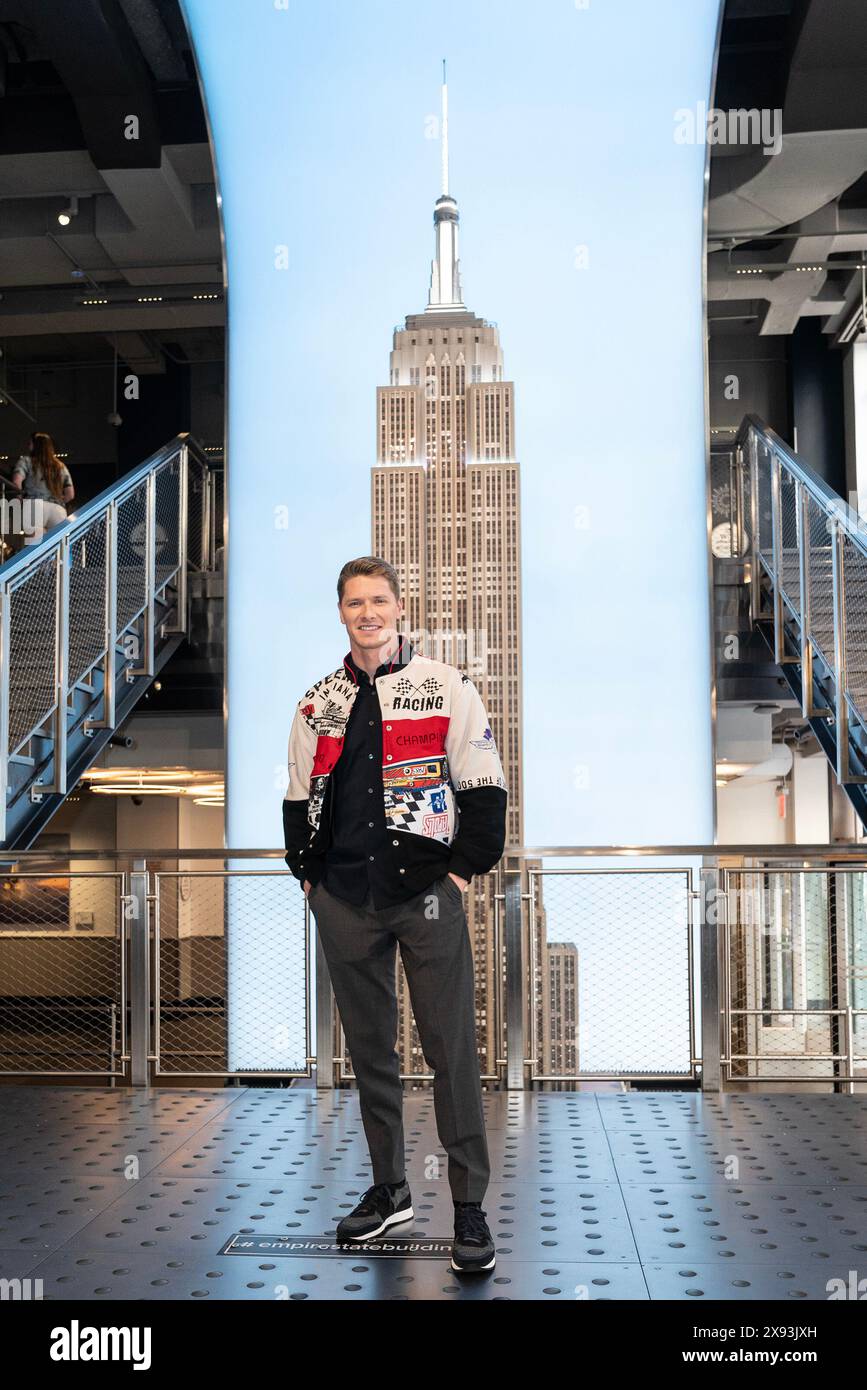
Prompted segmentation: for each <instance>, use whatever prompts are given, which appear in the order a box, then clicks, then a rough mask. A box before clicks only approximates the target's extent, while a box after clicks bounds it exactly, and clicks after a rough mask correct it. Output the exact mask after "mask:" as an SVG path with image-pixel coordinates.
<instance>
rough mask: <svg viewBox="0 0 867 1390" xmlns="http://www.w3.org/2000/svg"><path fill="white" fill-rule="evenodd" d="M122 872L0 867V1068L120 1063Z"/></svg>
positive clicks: (109, 1069) (87, 1069) (111, 1068)
mask: <svg viewBox="0 0 867 1390" xmlns="http://www.w3.org/2000/svg"><path fill="white" fill-rule="evenodd" d="M122 882H123V876H122V875H121V874H116V873H94V874H90V873H60V872H55V871H48V872H46V873H41V874H40V873H35V872H29V871H28V872H14V873H7V874H5V875H4V876H2V877H0V1072H2V1073H4V1074H10V1073H11V1074H23V1075H32V1074H40V1073H58V1074H60V1073H67V1074H79V1075H80V1074H81V1073H82V1072H84V1073H93V1074H98V1075H103V1076H109V1075H118V1074H120V1073H121V1071H122V1067H123V1063H122V1057H123V1051H124V1040H125V1026H124V1008H125V998H124V981H125V963H124V926H123V921H122V906H121V894H122Z"/></svg>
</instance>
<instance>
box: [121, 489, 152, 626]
mask: <svg viewBox="0 0 867 1390" xmlns="http://www.w3.org/2000/svg"><path fill="white" fill-rule="evenodd" d="M146 558H147V482H146V481H142V482H141V483H139V485H138V487H136V488H134V489H133V490H132V492H130V493H128V494H127V496H126V497H124V498H123V500H122V501H120V502H118V504H117V630H118V632H119V633H120V632H123V630H124V628H126V627H128V626H129V624H130V623H131V622H132V620H133V619H134V618H136V617H138V615H139V613H141V611H142V609H143V608H144V606H145V602H146V599H147V571H146V565H145V562H146Z"/></svg>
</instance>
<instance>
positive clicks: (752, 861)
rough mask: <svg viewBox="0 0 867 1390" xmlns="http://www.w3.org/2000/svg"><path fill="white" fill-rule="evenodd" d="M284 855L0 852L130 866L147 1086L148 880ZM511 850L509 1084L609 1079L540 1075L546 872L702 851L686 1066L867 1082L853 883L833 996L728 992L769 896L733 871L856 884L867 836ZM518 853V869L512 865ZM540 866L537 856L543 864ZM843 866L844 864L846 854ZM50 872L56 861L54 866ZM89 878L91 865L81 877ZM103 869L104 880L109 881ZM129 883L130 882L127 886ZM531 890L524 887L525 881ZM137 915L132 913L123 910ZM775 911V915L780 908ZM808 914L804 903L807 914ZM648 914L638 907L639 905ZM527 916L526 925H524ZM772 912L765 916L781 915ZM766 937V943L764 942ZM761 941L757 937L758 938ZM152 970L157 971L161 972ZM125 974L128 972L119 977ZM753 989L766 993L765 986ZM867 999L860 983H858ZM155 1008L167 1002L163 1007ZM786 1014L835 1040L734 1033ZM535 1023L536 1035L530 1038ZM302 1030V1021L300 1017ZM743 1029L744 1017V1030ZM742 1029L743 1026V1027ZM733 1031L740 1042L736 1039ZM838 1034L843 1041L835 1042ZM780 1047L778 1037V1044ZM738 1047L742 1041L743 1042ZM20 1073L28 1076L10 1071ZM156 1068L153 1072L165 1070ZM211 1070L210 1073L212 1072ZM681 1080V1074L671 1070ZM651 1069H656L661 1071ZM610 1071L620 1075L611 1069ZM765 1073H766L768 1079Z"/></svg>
mask: <svg viewBox="0 0 867 1390" xmlns="http://www.w3.org/2000/svg"><path fill="white" fill-rule="evenodd" d="M284 853H285V850H284V849H283V848H279V847H268V848H259V849H257V848H243V849H240V848H239V849H234V848H231V847H228V846H222V845H221V846H212V847H210V848H200V847H197V848H195V849H193V848H190V849H184V848H179V847H177V846H174V847H171V848H168V849H156V848H153V849H149V850H137V849H136V850H133V849H130V850H125V851H118V850H71V851H57V850H53V851H39V850H26V851H13V852H7V853H6V854H5V855H2V854H0V873H2V874H4V875H5V874H9V873H10V871H11V872H14V870H13V866H15V865H17V866H18V868H19V869H20V871H21V872H23V873H24V874H25V876H27V875H28V874H29V875H30V876H31V877H33V876H34V875H35V873H36V870H37V866H42V868H43V873H45V872H48V873H49V874H52V873H53V875H54V876H56V875H57V873H58V872H61V873H67V874H70V873H72V872H73V870H72V868H71V863H72V862H75V861H79V862H80V861H83V860H87V861H105V860H112V861H114V862H115V864H116V865H118V866H120V865H121V864H122V865H123V866H125V867H124V869H123V873H122V874H121V878H122V880H123V882H122V890H123V892H124V895H125V896H124V898H123V903H124V916H123V922H124V924H125V926H126V928H128V930H129V933H130V935H129V942H128V945H129V958H128V959H129V971H130V974H129V985H128V991H127V985H126V983H124V984H123V991H124V992H123V994H122V999H126V998H127V997H128V1000H129V1003H130V1007H131V1013H130V1034H129V1040H130V1051H129V1054H128V1055H126V1054H124V1057H123V1060H124V1061H126V1062H129V1063H130V1080H131V1082H132V1084H133V1085H145V1084H148V1082H149V1077H150V1070H149V1068H150V1064H151V1063H152V1062H153V1063H156V1064H157V1066H158V1065H159V1054H160V1047H159V1037H158V1035H157V1038H156V1042H155V1043H154V1044H153V1046H152V1045H151V1042H150V1023H149V1019H150V1010H151V1002H152V1001H153V1000H156V1001H157V1003H158V1004H159V1001H160V997H161V996H160V991H159V975H158V968H157V967H156V966H155V964H154V960H153V952H152V951H151V949H150V947H149V925H148V924H149V921H150V916H149V906H148V905H149V903H150V902H151V900H152V897H153V893H152V891H151V888H150V885H151V882H152V876H153V875H154V874H158V876H159V877H160V878H161V879H167V880H168V879H173V878H177V877H181V878H183V879H189V880H197V879H201V878H204V880H208V879H210V878H211V877H212V876H213V875H214V874H217V875H220V874H221V873H223V872H224V871H225V872H226V873H230V874H232V875H233V877H234V878H236V879H237V878H239V877H240V878H241V879H244V878H247V877H249V876H250V875H252V876H253V878H254V879H255V878H257V877H258V876H260V875H262V874H267V877H268V880H269V881H274V880H279V879H280V878H283V877H286V878H289V877H291V875H290V871H289V870H288V869H287V868H286V867H285V865H283V864H282V863H280V864H279V865H275V867H274V869H268V870H265V869H256V868H255V867H253V868H251V869H239V868H237V867H234V868H226V869H225V870H223V869H220V868H216V867H206V868H204V869H203V870H196V869H192V868H189V869H183V870H181V869H180V868H179V867H178V869H177V870H176V871H172V870H167V869H166V868H165V864H166V862H167V861H168V862H171V861H173V860H174V861H184V862H188V861H203V860H209V861H212V865H213V864H216V865H221V864H226V863H227V861H230V860H235V861H250V860H260V861H261V860H272V861H273V860H277V861H282V860H283V856H284ZM508 854H509V856H510V857H511V858H512V862H511V863H508V864H507V863H506V861H505V858H504V860H503V861H502V862H501V863H500V865H499V866H497V868H495V869H494V870H493V871H492V879H493V887H494V892H493V907H494V913H495V915H496V914H497V913H498V911H499V910H500V908H501V907H502V924H501V925H502V930H501V935H500V942H501V944H502V947H503V950H504V961H505V973H504V976H503V977H501V980H500V983H499V984H498V985H497V987H496V988H497V989H498V990H500V989H502V991H503V993H502V998H501V997H500V995H499V994H498V995H497V996H496V998H495V1000H494V1001H493V1002H494V1003H495V1005H496V1012H497V1017H498V1019H499V1020H500V1025H501V1027H502V1025H503V1024H505V1028H504V1030H503V1032H502V1033H498V1037H499V1038H501V1040H502V1042H503V1044H504V1049H505V1050H504V1053H503V1055H502V1057H501V1058H498V1059H497V1068H498V1069H499V1067H501V1066H504V1067H505V1076H504V1078H503V1079H504V1080H505V1084H506V1085H507V1087H508V1088H509V1089H523V1088H525V1087H526V1086H528V1085H533V1084H535V1083H536V1082H560V1081H564V1082H565V1081H573V1082H577V1081H589V1080H593V1079H604V1077H603V1074H602V1073H599V1075H598V1076H597V1075H596V1073H593V1074H592V1075H591V1074H590V1073H589V1072H576V1073H574V1074H572V1073H564V1074H563V1075H559V1074H558V1075H549V1074H547V1073H542V1072H539V1071H538V1070H537V1063H538V1060H539V1059H538V1058H537V1056H536V1047H535V1039H536V1032H535V1029H534V1024H533V1018H532V1014H529V1015H528V1014H527V1008H528V1000H529V998H531V997H534V996H533V995H531V994H530V993H529V992H528V984H529V983H530V982H532V981H533V980H535V978H536V976H535V974H534V972H535V971H537V970H538V968H539V962H538V960H537V959H535V957H534V952H535V933H534V931H533V921H534V916H533V914H534V912H535V910H536V902H535V898H534V893H535V891H536V890H535V889H534V882H536V883H538V882H539V880H540V879H541V880H544V879H546V877H548V876H551V875H553V876H555V877H558V876H559V880H560V881H562V879H563V876H564V875H565V876H567V877H568V875H569V874H570V872H574V873H575V875H576V877H577V876H578V875H582V876H583V875H588V874H589V875H591V876H592V875H593V874H595V873H605V874H608V875H618V874H624V875H635V874H640V873H652V872H653V867H652V866H651V865H650V864H648V865H647V867H646V868H645V867H644V866H643V865H642V866H641V867H640V868H638V867H634V866H633V867H628V866H623V867H620V866H618V864H617V861H618V860H619V859H623V858H637V859H642V860H650V859H653V858H658V857H663V858H665V859H668V860H670V859H671V858H696V857H698V856H700V857H701V865H700V867H699V870H698V872H697V873H696V872H695V870H694V866H690V867H689V869H688V873H687V878H686V880H685V884H684V889H685V892H684V900H683V901H684V907H685V908H686V913H687V915H686V917H685V919H684V925H685V927H686V932H687V935H686V938H685V940H684V943H683V948H684V949H685V951H686V955H687V960H688V970H687V973H686V975H685V976H684V980H683V988H684V990H685V991H686V994H685V995H684V996H681V1004H683V1003H684V1001H686V1002H688V1008H689V1043H690V1047H689V1067H690V1071H691V1072H692V1074H693V1077H694V1079H697V1078H698V1073H697V1068H700V1076H701V1086H702V1089H704V1090H706V1091H714V1090H719V1089H721V1087H722V1085H723V1084H724V1082H726V1081H728V1082H732V1083H737V1082H739V1081H749V1080H750V1079H752V1076H753V1073H752V1072H750V1073H748V1074H746V1075H740V1074H738V1072H739V1071H740V1069H741V1067H742V1065H743V1064H749V1065H750V1066H751V1067H752V1064H754V1063H755V1064H758V1063H769V1064H772V1065H773V1066H774V1067H779V1066H780V1065H781V1064H783V1063H790V1062H797V1063H799V1064H800V1065H802V1066H807V1067H814V1068H815V1067H821V1066H822V1065H824V1064H829V1063H830V1064H832V1065H831V1066H827V1065H826V1066H825V1070H824V1072H821V1073H817V1072H815V1071H812V1072H811V1071H809V1070H808V1071H807V1073H806V1074H803V1073H802V1074H800V1075H799V1074H793V1075H791V1076H789V1075H787V1076H783V1075H780V1074H779V1073H777V1072H774V1073H773V1074H772V1075H770V1076H768V1077H766V1078H764V1079H775V1080H779V1081H791V1082H792V1083H799V1082H800V1083H804V1082H810V1083H812V1082H814V1081H815V1080H816V1079H820V1080H823V1081H825V1082H828V1083H834V1084H835V1085H838V1086H845V1087H846V1088H848V1089H849V1090H850V1091H851V1090H852V1088H853V1087H854V1086H855V1085H856V1084H860V1083H863V1081H864V1080H865V1079H867V1072H865V1071H864V1070H862V1069H861V1068H863V1067H864V1066H865V1064H867V1058H865V1057H864V1056H863V1055H862V1053H858V1052H857V1049H856V1046H855V1043H856V1030H857V1029H858V1027H859V1020H860V1019H863V1018H864V1017H865V1016H867V1007H864V1004H863V1002H862V1001H861V1000H860V999H859V997H858V995H857V994H856V995H852V994H850V992H849V989H850V982H851V981H854V980H855V979H856V978H860V975H859V970H858V969H857V966H858V958H857V953H856V950H855V947H854V944H853V942H852V940H851V939H850V937H849V936H848V929H847V925H846V921H847V920H848V919H847V914H848V913H849V911H850V906H849V897H848V890H847V889H845V888H843V889H841V892H840V894H839V895H837V897H838V898H839V901H838V903H837V908H835V911H839V912H840V913H842V916H841V917H840V920H839V921H837V919H836V918H835V921H834V923H833V926H832V925H831V924H830V923H829V928H828V930H829V932H832V933H833V935H832V936H830V937H829V943H828V947H827V952H828V955H829V958H830V959H833V960H834V961H835V962H836V964H835V967H834V969H835V971H836V975H837V985H836V989H837V996H836V998H835V997H834V996H833V995H832V996H831V997H830V998H829V999H828V1000H826V1001H824V1002H823V1003H822V1004H818V1003H817V1005H816V1006H815V1007H812V1008H805V1007H803V1005H802V1003H800V1002H799V1001H798V998H797V997H795V998H793V999H792V1001H791V1004H787V1002H785V1001H783V1000H782V999H779V1000H777V1001H775V1000H774V999H766V998H765V997H764V996H763V995H762V993H761V990H760V987H759V986H758V985H755V984H752V985H751V986H750V989H751V991H752V993H751V994H748V995H747V996H746V997H745V998H744V997H743V995H742V994H741V995H740V996H739V995H737V994H736V993H735V991H734V989H733V983H732V966H733V963H735V964H736V967H737V970H738V973H739V976H740V975H741V974H742V975H743V977H744V978H747V973H748V972H747V960H746V958H743V959H742V958H741V957H737V959H736V961H735V962H733V952H734V951H735V950H737V951H741V950H743V949H744V948H743V941H742V939H741V938H740V937H738V938H735V937H734V935H733V927H734V924H735V922H741V921H745V922H747V923H750V922H752V921H753V918H752V913H750V915H749V916H748V917H747V918H746V919H742V918H741V914H740V911H739V910H733V909H732V903H733V902H735V901H738V900H739V897H740V894H741V893H743V892H744V891H746V892H747V896H748V900H749V902H750V903H754V902H758V903H759V904H760V908H759V911H760V912H764V894H765V892H766V891H769V890H765V889H764V888H762V889H761V890H760V892H759V894H758V896H757V895H756V892H755V889H754V888H752V887H749V888H748V889H746V890H745V888H744V886H743V885H742V886H741V887H740V888H738V887H736V886H735V885H737V883H738V882H739V878H740V877H741V876H742V877H743V878H744V879H745V880H746V881H749V880H752V879H753V878H754V877H755V876H758V877H760V878H762V881H763V882H764V878H763V876H764V875H772V876H773V875H775V874H776V875H777V876H779V877H781V876H786V875H790V874H794V875H802V876H804V875H807V874H810V873H812V874H824V875H826V876H834V875H841V876H843V877H844V878H845V879H847V880H852V878H853V876H854V875H856V874H863V875H865V876H867V842H864V843H861V844H857V843H848V844H842V845H779V844H777V845H757V844H751V845H662V846H650V845H608V846H592V845H571V846H570V845H545V846H537V847H529V846H510V847H509V851H508ZM566 857H569V858H574V857H578V858H588V857H596V858H606V857H607V858H610V859H611V860H613V861H614V862H613V865H612V866H610V867H606V868H601V869H600V868H599V866H595V865H594V866H589V867H587V868H583V869H578V868H577V866H573V869H572V870H570V868H569V867H568V866H566V867H564V868H558V867H555V866H554V865H551V866H550V867H545V865H544V861H545V860H548V861H550V860H554V861H556V860H558V859H559V860H561V861H562V860H563V859H564V858H566ZM516 860H517V861H518V862H517V863H516V862H515V861H516ZM530 860H534V861H537V862H536V863H535V864H528V863H527V862H526V861H530ZM155 861H158V862H159V868H158V869H157V868H152V867H151V866H152V865H154V862H155ZM539 861H542V862H539ZM841 861H843V862H841ZM49 866H50V867H49ZM659 869H660V870H664V871H666V872H669V873H679V872H681V871H682V870H681V869H680V868H678V867H676V866H672V865H671V864H670V863H669V864H666V865H661V866H659ZM522 870H523V871H524V872H525V873H527V879H526V880H525V879H524V878H522V872H521V871H522ZM89 872H90V873H98V870H97V869H96V867H95V866H94V865H92V866H91V869H90V871H89ZM85 876H86V873H85ZM103 877H104V875H103ZM127 884H128V887H127V886H126V885H127ZM528 888H529V891H527V889H528ZM298 895H299V902H301V888H300V884H299V887H298ZM777 896H778V895H775V896H774V903H775V904H776V903H777ZM133 899H134V900H135V904H136V910H135V911H133V910H132V908H131V906H130V904H132V902H133ZM127 909H129V910H127ZM776 910H777V909H776V907H774V908H772V909H771V911H772V912H773V911H776ZM799 910H800V909H799ZM639 913H640V908H639ZM528 919H529V920H528ZM776 920H777V919H776V918H771V919H769V922H770V921H776ZM310 921H311V919H310V913H309V908H308V907H307V906H306V904H304V918H303V924H304V925H303V930H304V932H305V941H306V946H305V950H306V956H305V960H306V965H305V972H306V989H307V991H308V992H307V994H306V995H305V1009H306V1010H307V1014H306V1017H307V1018H308V1019H309V1016H310V1012H311V1011H312V1001H311V998H310V994H309V991H310V988H311V970H310V965H311V944H312V935H311V926H310ZM756 930H757V931H761V932H764V931H765V919H764V917H763V916H762V917H761V918H760V919H759V925H758V926H757V927H756ZM694 934H695V939H696V941H697V943H698V945H699V951H698V952H697V953H695V954H694V953H693V935H694ZM762 939H764V938H762ZM753 949H755V945H754V946H753ZM317 962H318V963H317V992H316V1037H317V1044H316V1056H315V1057H311V1058H310V1059H309V1060H310V1061H316V1063H317V1077H316V1082H317V1086H322V1087H330V1086H331V1085H332V1084H334V1080H333V1077H334V1073H333V1063H334V1060H335V1059H334V1057H333V1053H332V1049H331V1042H332V1037H333V1027H334V1018H333V1002H334V1001H333V997H332V995H331V989H330V981H329V980H328V976H327V969H326V967H325V964H324V961H323V960H322V959H321V958H320V957H319V956H317ZM611 968H612V970H616V968H617V957H616V952H615V953H614V955H613V956H612V966H611ZM155 969H157V973H156V975H154V974H153V972H154V970H155ZM125 979H126V977H125V976H124V980H125ZM694 985H698V987H699V989H700V1000H701V1045H700V1046H699V1047H697V1046H696V1043H697V1041H698V1040H697V1039H696V1038H695V1036H694V1025H695V1022H696V1018H695V1014H694V1008H693V1001H694V998H695V997H696V996H695V990H694ZM756 990H758V991H759V992H758V993H757V992H756ZM862 993H863V991H862ZM160 1007H161V1005H160ZM789 1016H791V1017H792V1018H794V1017H798V1018H803V1019H805V1020H807V1022H809V1021H810V1020H813V1021H814V1023H815V1024H816V1025H817V1026H819V1025H821V1026H825V1025H823V1024H822V1020H827V1027H828V1028H829V1029H830V1028H836V1029H837V1032H836V1033H835V1034H834V1039H833V1041H832V1043H831V1044H829V1045H828V1046H817V1045H816V1038H815V1036H814V1039H813V1046H814V1047H815V1050H814V1051H809V1050H806V1051H804V1050H802V1051H800V1052H798V1051H797V1050H794V1051H793V1050H792V1049H791V1048H786V1049H785V1051H781V1050H780V1049H779V1039H776V1041H775V1043H774V1045H775V1047H776V1049H777V1050H773V1048H767V1049H765V1050H764V1051H761V1050H757V1049H756V1048H755V1047H750V1046H747V1047H744V1046H743V1043H742V1042H740V1040H741V1039H742V1037H743V1029H742V1028H741V1026H740V1020H747V1021H749V1020H751V1019H755V1020H758V1019H761V1018H763V1017H768V1019H769V1025H768V1026H769V1027H770V1028H777V1029H779V1028H780V1027H783V1026H784V1025H785V1020H786V1019H788V1018H789ZM528 1025H529V1028H530V1030H531V1031H530V1032H529V1034H528ZM305 1026H307V1025H306V1024H305ZM744 1026H746V1024H745V1025H744ZM738 1030H740V1031H738ZM736 1034H737V1037H736ZM838 1039H839V1042H838ZM772 1041H773V1040H772ZM822 1041H823V1039H822V1038H821V1037H820V1038H819V1039H818V1042H819V1043H820V1044H821V1043H822ZM739 1042H740V1045H738V1043H739ZM194 1051H195V1055H196V1056H197V1057H198V1056H200V1055H204V1054H203V1053H201V1052H200V1049H199V1048H196V1049H194ZM16 1074H21V1075H26V1074H27V1073H26V1072H21V1073H16ZM157 1074H158V1075H159V1074H160V1073H159V1071H158V1072H157ZM171 1074H172V1075H178V1074H182V1075H196V1074H198V1073H197V1072H194V1071H191V1072H184V1073H177V1072H176V1071H175V1070H174V1068H173V1069H172V1071H171ZM209 1074H210V1072H209ZM219 1074H220V1075H227V1076H228V1075H236V1074H238V1075H240V1074H245V1075H246V1074H248V1072H246V1071H245V1072H244V1073H234V1072H220V1073H219ZM263 1074H266V1075H280V1074H282V1073H279V1072H270V1071H269V1072H267V1073H263ZM677 1075H681V1073H677ZM654 1077H655V1073H654ZM607 1079H613V1078H612V1077H608V1078H607ZM640 1079H642V1080H644V1081H647V1080H650V1079H653V1078H651V1076H650V1074H649V1073H644V1072H643V1071H642V1072H641V1074H640ZM656 1079H671V1077H670V1076H667V1075H666V1074H660V1077H658V1078H656ZM760 1079H762V1078H760Z"/></svg>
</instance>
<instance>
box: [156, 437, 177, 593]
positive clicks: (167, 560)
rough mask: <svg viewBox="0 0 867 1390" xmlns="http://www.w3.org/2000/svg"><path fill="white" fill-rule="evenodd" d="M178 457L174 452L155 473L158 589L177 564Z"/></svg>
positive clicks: (174, 570) (175, 569)
mask: <svg viewBox="0 0 867 1390" xmlns="http://www.w3.org/2000/svg"><path fill="white" fill-rule="evenodd" d="M180 533H181V458H180V455H177V456H176V457H175V458H173V459H168V460H167V462H166V463H163V464H160V466H159V468H157V469H156V470H155V472H154V575H155V578H154V587H155V589H156V591H157V592H159V591H160V589H162V588H163V586H164V585H165V584H167V583H168V581H169V580H170V579H171V578H172V576H173V575H174V574H176V573H177V569H178V564H179V563H180Z"/></svg>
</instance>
